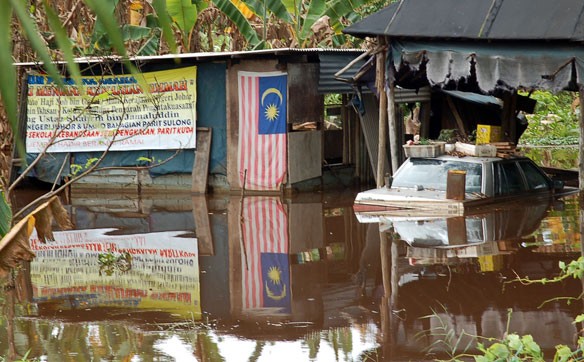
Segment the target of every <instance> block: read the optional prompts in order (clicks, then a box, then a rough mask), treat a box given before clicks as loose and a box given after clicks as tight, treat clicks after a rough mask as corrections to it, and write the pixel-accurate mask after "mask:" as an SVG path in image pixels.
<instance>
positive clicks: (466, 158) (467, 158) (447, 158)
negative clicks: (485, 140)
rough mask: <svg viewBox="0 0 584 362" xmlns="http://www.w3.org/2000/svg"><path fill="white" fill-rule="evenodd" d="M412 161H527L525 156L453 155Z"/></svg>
mask: <svg viewBox="0 0 584 362" xmlns="http://www.w3.org/2000/svg"><path fill="white" fill-rule="evenodd" d="M411 158H413V159H420V158H421V159H439V160H445V161H459V162H468V163H490V162H500V161H504V160H529V158H527V157H525V156H510V157H509V158H502V157H476V156H463V157H460V156H454V155H440V156H436V157H411Z"/></svg>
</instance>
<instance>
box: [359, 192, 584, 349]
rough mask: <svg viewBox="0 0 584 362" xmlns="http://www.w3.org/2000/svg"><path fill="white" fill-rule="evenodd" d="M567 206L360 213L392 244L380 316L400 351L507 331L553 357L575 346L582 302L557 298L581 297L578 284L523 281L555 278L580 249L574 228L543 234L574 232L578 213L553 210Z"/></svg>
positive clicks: (545, 204) (472, 341)
mask: <svg viewBox="0 0 584 362" xmlns="http://www.w3.org/2000/svg"><path fill="white" fill-rule="evenodd" d="M562 207H563V202H562V201H557V200H556V201H555V202H554V204H552V203H551V202H550V201H548V200H544V201H541V202H533V203H530V204H510V205H508V206H507V207H505V208H499V209H497V210H494V211H491V212H485V213H477V214H475V215H469V216H466V217H455V218H449V219H444V218H428V217H415V216H411V217H404V216H402V217H393V218H392V217H383V218H380V219H378V220H372V219H371V218H368V217H367V215H360V216H359V218H360V220H361V221H367V222H371V221H377V222H379V225H380V230H381V232H382V233H383V237H384V240H387V242H389V245H391V254H390V255H389V256H388V257H389V258H391V260H390V261H388V262H387V264H386V265H389V266H390V267H386V268H385V269H384V277H385V283H387V284H386V285H387V288H386V290H388V291H389V292H388V293H389V294H388V296H389V299H388V300H389V301H390V304H391V307H390V309H389V310H391V311H392V312H391V313H389V312H387V310H384V309H383V308H382V309H381V313H382V315H383V314H385V313H389V316H388V317H387V318H386V319H385V320H386V321H387V323H386V324H385V325H384V328H386V332H387V333H388V334H389V335H391V336H392V341H391V342H392V344H394V345H397V346H399V349H400V351H401V352H402V353H415V351H420V350H423V351H427V352H431V353H433V354H436V355H440V354H442V356H444V353H446V352H447V351H448V350H449V348H451V347H452V346H453V345H454V344H456V343H458V345H459V346H474V345H475V344H476V342H485V341H486V340H481V339H479V338H480V337H485V338H495V339H500V338H502V337H503V336H504V335H506V334H507V333H517V334H519V335H524V334H530V335H532V336H533V338H534V340H535V341H537V343H539V345H540V346H541V347H542V348H543V349H545V350H547V353H546V355H547V356H550V355H553V353H554V351H555V346H557V345H559V344H565V345H569V346H570V345H573V343H574V341H575V338H577V335H578V330H577V326H576V325H575V324H574V323H573V322H574V318H575V316H576V315H578V314H580V313H582V311H583V308H582V305H581V303H565V301H564V300H561V302H560V300H556V299H554V298H556V297H561V298H564V297H568V298H574V299H573V300H574V301H576V299H577V298H578V296H579V294H580V293H581V292H582V285H581V282H580V281H579V280H575V279H572V278H570V280H566V281H564V282H562V283H549V282H548V283H545V284H542V283H534V284H528V283H521V282H519V281H518V278H523V279H530V280H536V279H541V278H548V280H549V279H550V278H553V277H554V276H556V275H558V273H559V271H560V269H559V261H561V260H563V261H570V260H573V259H576V258H577V257H578V256H579V255H581V252H582V251H581V249H580V241H579V240H580V235H579V234H578V233H577V232H573V233H572V234H570V233H569V231H568V232H564V233H563V235H561V236H562V237H561V238H560V237H558V238H550V237H547V238H545V237H544V236H545V235H549V233H550V231H549V227H550V225H560V229H561V230H564V231H566V230H572V231H574V230H578V226H577V225H575V224H574V223H573V222H574V221H575V220H574V216H573V215H570V214H569V213H563V214H561V215H558V212H557V211H555V210H554V209H555V208H560V209H561V208H562ZM556 236H559V235H558V234H556ZM382 320H383V317H382ZM447 333H453V334H452V335H449V337H447V336H446V334H447ZM479 336H480V337H479ZM470 351H471V352H476V350H475V349H473V348H471V350H470ZM393 352H394V351H392V352H388V353H393ZM459 352H460V351H459Z"/></svg>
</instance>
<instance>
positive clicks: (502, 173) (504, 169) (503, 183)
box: [493, 160, 527, 196]
mask: <svg viewBox="0 0 584 362" xmlns="http://www.w3.org/2000/svg"><path fill="white" fill-rule="evenodd" d="M493 166H494V176H495V177H494V191H495V196H510V195H515V194H519V193H523V192H526V191H527V185H526V183H525V180H524V177H523V172H522V170H521V169H520V168H519V166H518V165H517V162H515V161H513V160H501V161H500V162H496V163H495V164H494V165H493Z"/></svg>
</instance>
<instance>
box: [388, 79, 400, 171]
mask: <svg viewBox="0 0 584 362" xmlns="http://www.w3.org/2000/svg"><path fill="white" fill-rule="evenodd" d="M387 113H388V117H387V123H388V127H389V145H390V154H391V174H392V175H393V174H395V172H396V171H397V169H398V167H399V166H400V161H399V155H400V148H401V147H402V144H401V142H399V141H398V140H399V139H400V138H398V135H397V132H398V131H397V130H398V127H397V118H396V114H395V83H394V81H393V80H391V81H390V82H389V85H388V92H387Z"/></svg>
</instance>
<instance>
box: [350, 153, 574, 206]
mask: <svg viewBox="0 0 584 362" xmlns="http://www.w3.org/2000/svg"><path fill="white" fill-rule="evenodd" d="M449 171H455V172H456V173H459V174H464V191H463V192H461V194H462V195H461V196H462V197H457V198H456V199H453V198H447V188H448V185H447V180H448V179H449V176H448V175H449ZM460 186H462V184H461V185H460ZM563 190H565V187H564V182H563V181H560V180H552V179H551V178H550V177H549V176H548V175H547V174H546V173H545V172H544V171H543V170H542V169H541V168H540V167H538V166H537V165H536V164H535V163H534V162H533V161H532V160H530V159H529V158H527V157H511V158H500V157H474V156H466V157H457V156H451V155H442V156H438V157H429V158H408V159H407V160H406V161H405V162H404V164H402V166H401V167H400V168H399V169H398V170H397V171H396V173H395V175H394V177H393V178H392V179H391V180H390V184H389V185H386V186H385V187H383V188H378V189H373V190H368V191H364V192H360V193H359V194H358V195H357V197H356V199H355V203H354V209H355V211H356V212H358V213H366V214H380V215H383V214H402V215H411V214H412V213H414V212H415V213H424V214H431V215H446V216H449V215H450V216H456V215H465V214H468V213H469V212H473V211H475V212H478V211H481V209H483V208H484V207H488V206H489V205H491V204H497V203H499V202H509V201H512V200H517V199H523V198H526V199H528V198H534V197H536V198H538V197H549V196H550V195H554V194H557V193H559V192H562V191H563Z"/></svg>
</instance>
